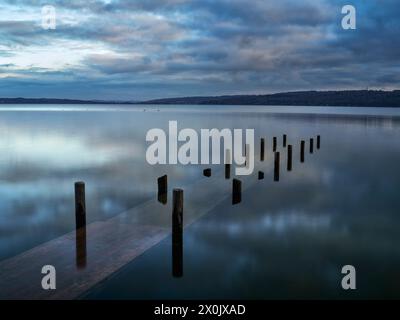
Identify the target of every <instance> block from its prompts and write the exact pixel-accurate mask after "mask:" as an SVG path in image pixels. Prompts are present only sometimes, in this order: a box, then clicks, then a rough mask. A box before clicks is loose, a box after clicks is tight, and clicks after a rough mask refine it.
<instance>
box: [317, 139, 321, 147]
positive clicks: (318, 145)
mask: <svg viewBox="0 0 400 320" xmlns="http://www.w3.org/2000/svg"><path fill="white" fill-rule="evenodd" d="M320 148H321V136H317V149H318V150H319V149H320Z"/></svg>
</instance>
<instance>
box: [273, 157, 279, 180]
mask: <svg viewBox="0 0 400 320" xmlns="http://www.w3.org/2000/svg"><path fill="white" fill-rule="evenodd" d="M279 171H280V153H279V152H275V165H274V181H279Z"/></svg>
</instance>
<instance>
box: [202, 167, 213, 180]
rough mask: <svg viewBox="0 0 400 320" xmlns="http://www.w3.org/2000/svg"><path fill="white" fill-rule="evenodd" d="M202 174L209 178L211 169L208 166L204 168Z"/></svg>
mask: <svg viewBox="0 0 400 320" xmlns="http://www.w3.org/2000/svg"><path fill="white" fill-rule="evenodd" d="M203 175H204V176H205V177H207V178H210V177H211V169H210V168H207V169H204V171H203Z"/></svg>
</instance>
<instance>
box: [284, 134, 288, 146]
mask: <svg viewBox="0 0 400 320" xmlns="http://www.w3.org/2000/svg"><path fill="white" fill-rule="evenodd" d="M286 145H287V135H286V134H284V135H283V147H284V148H286Z"/></svg>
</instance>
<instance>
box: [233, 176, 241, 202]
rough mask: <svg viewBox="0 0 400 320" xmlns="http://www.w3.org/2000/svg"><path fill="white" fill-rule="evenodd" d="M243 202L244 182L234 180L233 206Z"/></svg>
mask: <svg viewBox="0 0 400 320" xmlns="http://www.w3.org/2000/svg"><path fill="white" fill-rule="evenodd" d="M240 202H242V181H240V180H238V179H233V183H232V204H233V205H235V204H238V203H240Z"/></svg>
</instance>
